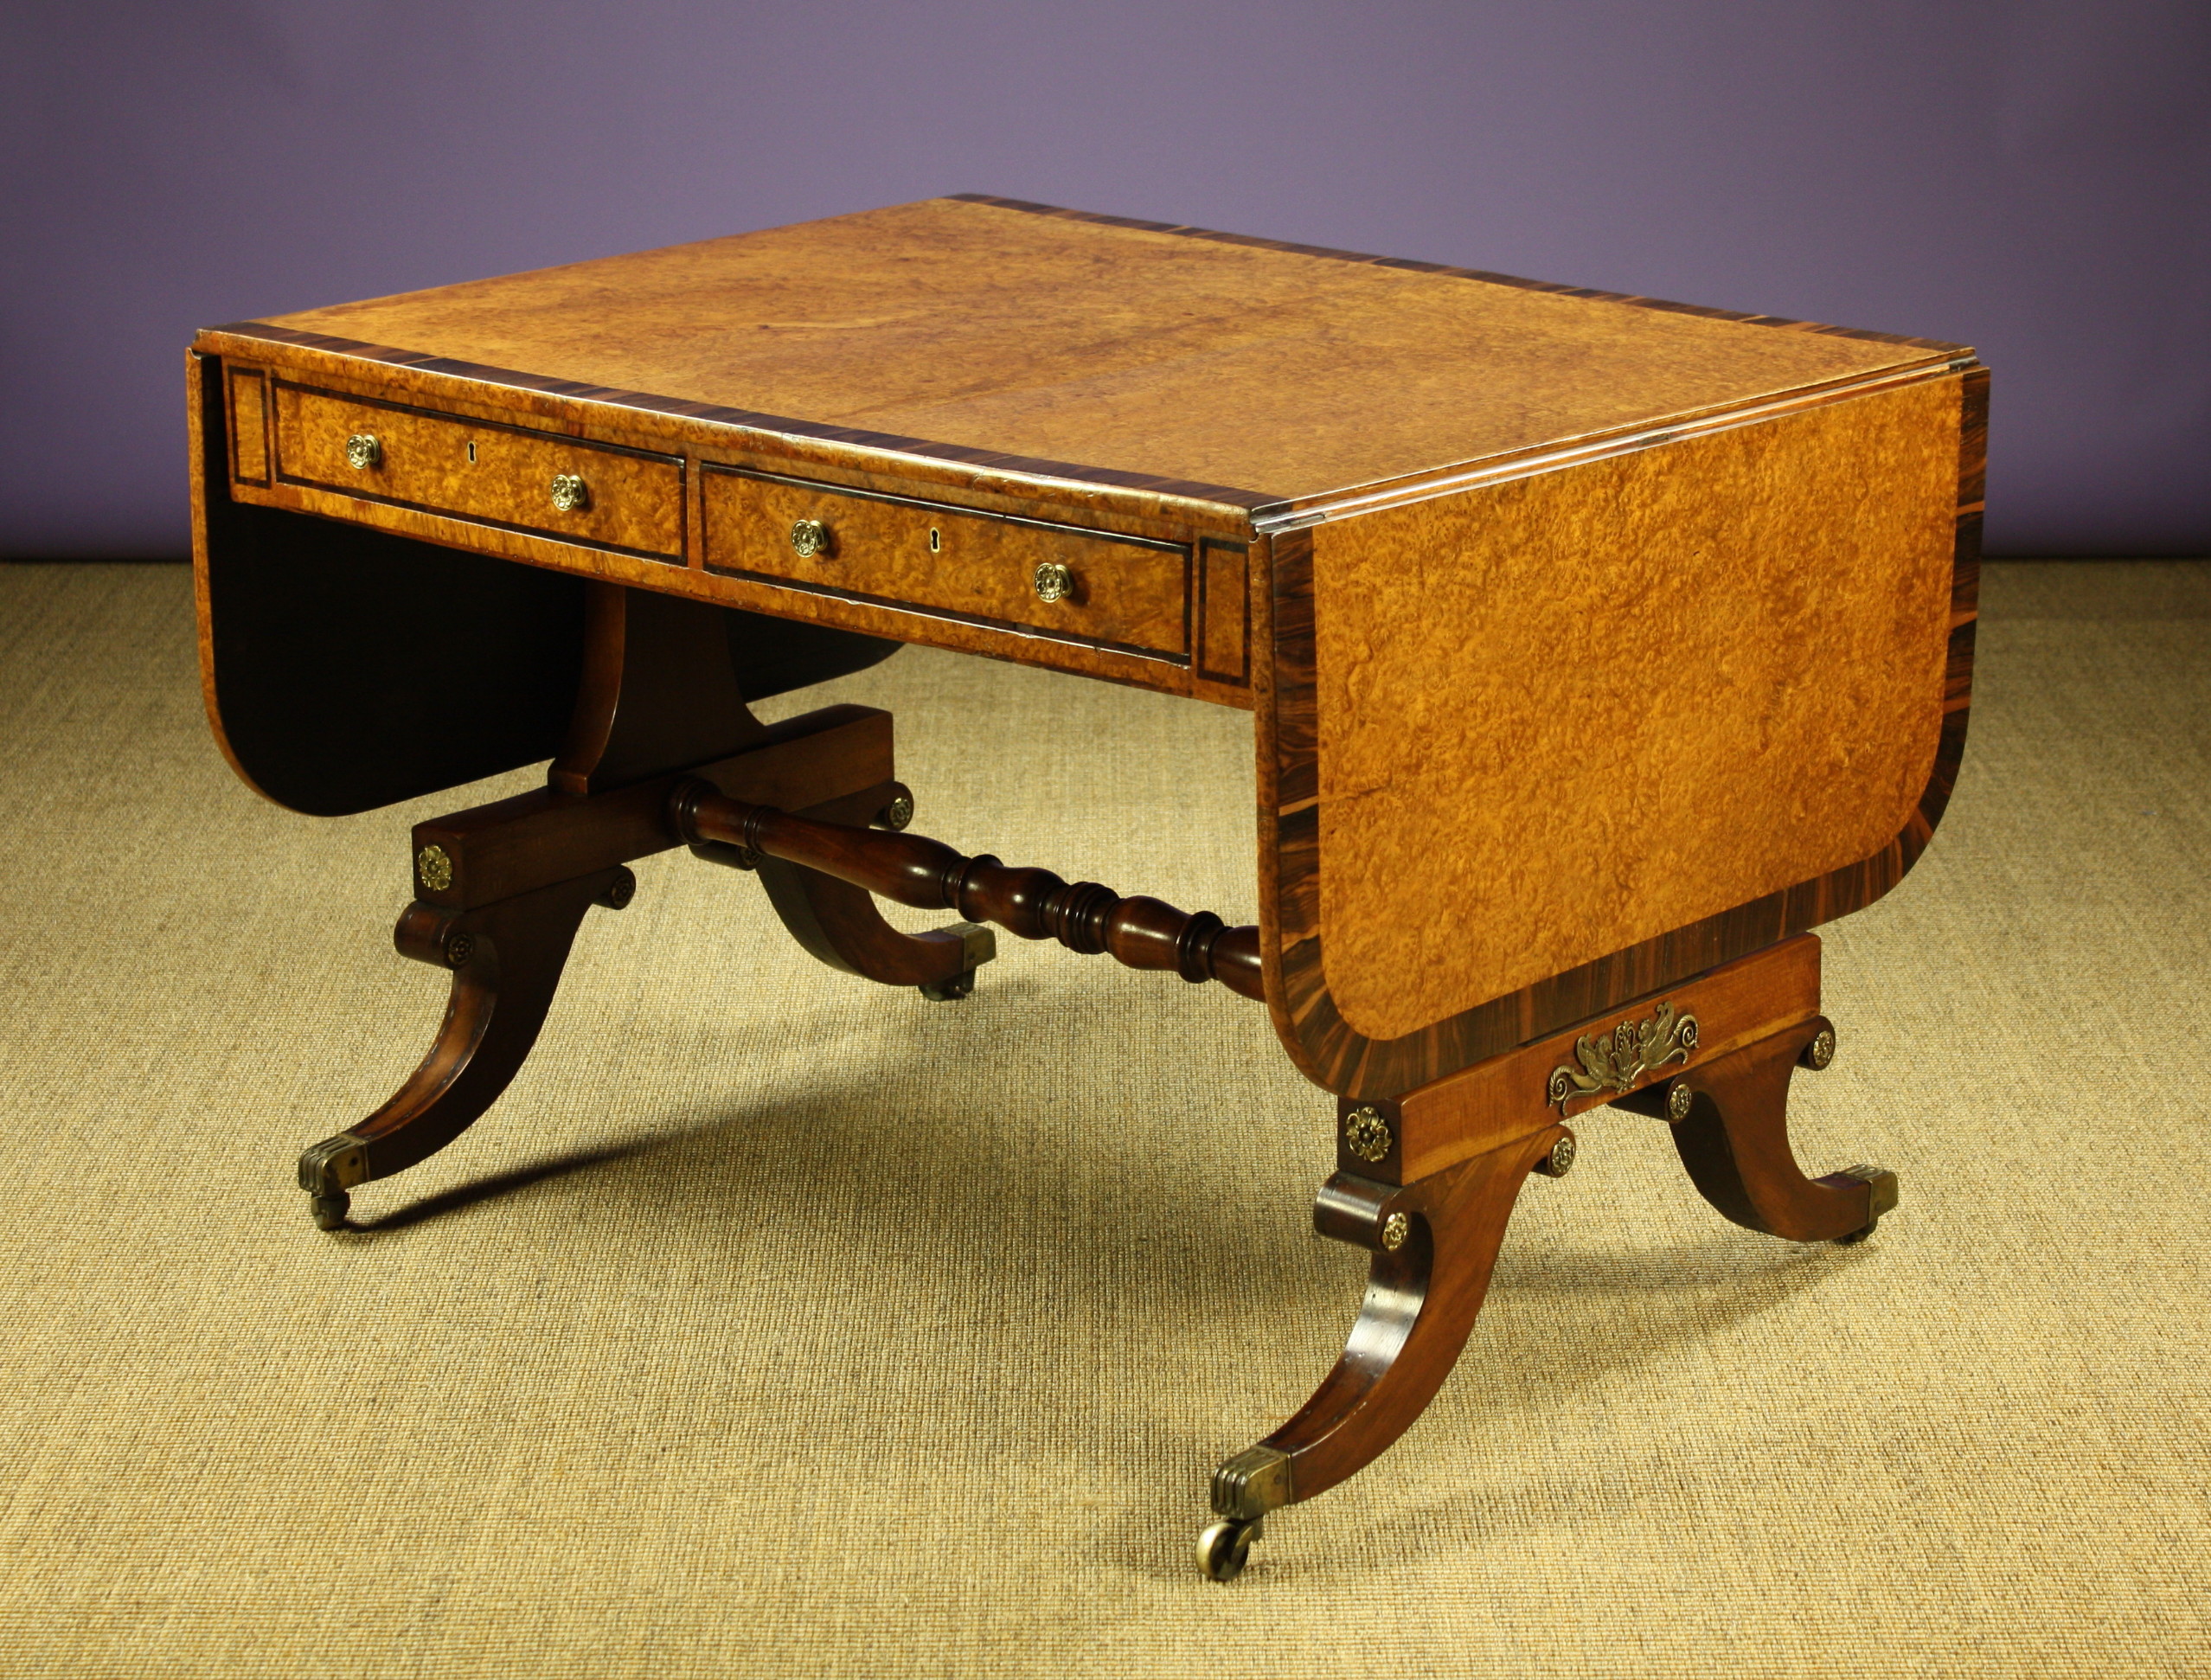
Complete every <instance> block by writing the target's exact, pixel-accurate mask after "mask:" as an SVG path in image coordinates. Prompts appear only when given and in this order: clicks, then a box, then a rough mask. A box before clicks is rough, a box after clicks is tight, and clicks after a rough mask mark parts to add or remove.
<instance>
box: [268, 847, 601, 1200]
mask: <svg viewBox="0 0 2211 1680" xmlns="http://www.w3.org/2000/svg"><path fill="white" fill-rule="evenodd" d="M636 885H637V882H636V877H635V876H633V875H631V873H630V872H629V870H627V869H621V868H614V869H600V870H598V871H595V872H594V873H593V874H591V875H581V876H579V877H578V878H576V879H575V880H573V881H564V882H559V883H558V884H556V885H554V886H551V887H545V888H540V889H538V890H537V891H535V892H531V893H523V894H520V895H517V896H516V897H513V898H509V899H503V900H501V901H499V902H497V903H496V904H487V905H484V906H483V907H480V908H478V909H475V910H470V911H466V912H463V913H460V914H454V913H452V912H450V911H445V910H441V909H439V908H438V907H435V906H433V905H428V904H423V903H420V902H418V903H414V904H411V905H409V906H408V907H407V910H406V912H405V913H404V914H402V915H401V917H400V922H399V927H398V928H397V930H396V931H395V933H394V935H393V939H394V943H395V944H396V945H397V946H399V948H400V951H401V953H402V954H403V955H406V956H409V957H413V958H414V959H417V960H419V961H421V962H426V963H433V964H435V965H438V966H439V967H445V968H450V969H452V974H453V989H452V997H451V998H450V1000H449V1001H448V1002H447V1004H446V1005H445V1023H444V1024H443V1025H442V1026H441V1027H440V1028H439V1032H438V1039H437V1042H435V1043H434V1044H433V1045H432V1046H431V1048H430V1054H429V1055H426V1056H425V1057H424V1058H423V1060H422V1065H421V1066H420V1067H419V1068H416V1069H415V1070H414V1072H413V1074H412V1075H411V1076H410V1077H409V1078H408V1080H407V1083H406V1084H405V1085H403V1086H401V1087H400V1089H399V1092H398V1094H396V1095H395V1096H394V1097H393V1098H392V1100H390V1101H389V1102H388V1103H386V1104H385V1105H384V1106H382V1107H381V1108H379V1109H378V1110H377V1111H376V1112H375V1113H373V1114H371V1115H370V1116H369V1117H368V1119H365V1120H363V1121H362V1122H361V1124H360V1125H356V1126H354V1127H353V1128H352V1129H350V1130H349V1131H346V1132H339V1133H338V1135H337V1136H336V1137H335V1138H325V1139H324V1141H323V1142H321V1143H319V1144H317V1145H315V1146H314V1147H313V1148H312V1149H311V1150H309V1151H306V1153H305V1154H304V1155H302V1156H301V1157H299V1187H300V1188H301V1189H304V1190H305V1191H306V1192H307V1194H308V1195H309V1196H310V1197H311V1198H312V1208H313V1212H314V1216H315V1223H316V1224H317V1226H319V1227H320V1228H322V1229H324V1230H325V1231H334V1230H336V1229H338V1228H340V1227H341V1226H342V1225H343V1224H344V1222H345V1215H346V1209H347V1208H348V1207H349V1204H350V1202H351V1197H350V1196H349V1194H348V1192H349V1189H351V1188H352V1186H354V1185H356V1184H360V1183H366V1182H367V1181H368V1180H369V1179H371V1178H384V1177H389V1176H390V1175H391V1174H393V1173H395V1172H399V1171H401V1170H404V1169H406V1168H407V1167H411V1166H413V1165H414V1164H415V1163H416V1162H418V1161H421V1160H424V1159H426V1158H427V1157H429V1156H431V1155H433V1154H435V1153H436V1152H437V1151H439V1150H441V1149H443V1148H444V1147H445V1145H447V1144H449V1143H451V1142H452V1140H453V1139H454V1138H458V1137H459V1136H460V1134H461V1133H462V1132H465V1131H466V1130H467V1129H468V1127H469V1126H470V1125H471V1123H473V1122H474V1121H475V1120H476V1119H477V1117H478V1116H479V1115H481V1114H482V1113H484V1110H485V1109H487V1108H489V1107H490V1106H491V1105H492V1103H493V1102H495V1101H496V1100H497V1099H498V1096H499V1093H501V1092H503V1091H504V1090H505V1089H506V1088H507V1084H508V1081H509V1080H512V1079H513V1078H514V1076H515V1074H516V1070H517V1069H518V1068H521V1066H522V1062H523V1061H524V1059H525V1058H527V1057H528V1056H529V1052H530V1048H531V1047H532V1046H533V1045H535V1043H536V1042H537V1032H538V1029H539V1028H540V1027H542V1025H544V1023H545V1012H546V1010H548V1009H550V1008H551V1007H552V1004H553V994H554V991H555V989H556V988H557V987H558V986H559V985H560V983H561V969H562V967H563V966H565V965H566V964H567V959H568V948H569V946H571V945H572V944H573V943H574V939H575V936H576V928H577V927H578V926H579V925H580V923H581V922H582V920H583V915H584V912H585V911H586V910H587V909H589V908H590V907H592V906H593V904H604V905H606V906H608V907H612V908H615V909H619V908H620V907H622V906H623V905H625V904H627V903H628V902H629V901H630V895H631V893H632V892H633V891H635V889H636Z"/></svg>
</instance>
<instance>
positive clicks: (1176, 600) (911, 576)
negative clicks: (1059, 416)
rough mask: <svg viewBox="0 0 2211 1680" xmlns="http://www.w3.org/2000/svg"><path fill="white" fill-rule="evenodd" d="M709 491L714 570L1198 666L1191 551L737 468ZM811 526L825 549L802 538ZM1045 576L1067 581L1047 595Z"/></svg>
mask: <svg viewBox="0 0 2211 1680" xmlns="http://www.w3.org/2000/svg"><path fill="white" fill-rule="evenodd" d="M700 491H701V495H702V499H703V501H704V504H705V518H704V521H703V530H702V537H701V546H702V549H703V551H704V555H705V559H706V564H707V567H708V570H709V571H715V572H722V573H727V574H733V575H735V576H739V577H744V578H750V579H754V580H759V581H763V582H769V583H779V584H783V585H785V586H787V587H795V588H799V589H806V590H811V591H813V592H815V593H820V594H829V595H839V596H843V597H845V598H847V599H849V600H865V601H870V602H875V603H877V604H881V605H885V606H903V607H908V608H919V609H920V610H922V611H925V612H931V613H932V614H935V615H938V616H941V617H946V618H955V619H966V620H969V621H971V622H973V623H977V624H984V625H993V626H997V627H1000V628H1005V629H1014V630H1020V631H1022V632H1027V633H1029V634H1032V635H1035V634H1041V635H1045V636H1049V637H1052V638H1055V639H1058V640H1061V641H1068V642H1079V643H1083V644H1089V645H1093V646H1100V647H1110V648H1118V649H1122V650H1125V651H1131V652H1137V653H1144V654H1147V655H1150V657H1155V658H1164V659H1169V660H1172V661H1173V662H1175V663H1176V664H1189V649H1190V629H1189V553H1190V551H1189V548H1188V547H1187V546H1186V545H1184V544H1181V543H1175V542H1152V541H1150V540H1147V539H1145V538H1143V537H1135V536H1118V535H1112V533H1110V532H1105V531H1093V530H1086V529H1082V528H1081V527H1080V526H1076V525H1055V524H1052V523H1048V522H1046V521H1043V520H1034V519H1016V518H1013V517H1011V516H1006V515H1000V514H988V513H977V512H975V511H973V510H971V509H966V508H950V507H943V506H939V505H938V504H936V503H929V502H916V501H911V500H908V499H907V498H905V497H895V496H880V495H875V494H873V493H871V492H868V491H853V490H846V489H844V488H843V487H842V486H839V485H833V484H816V483H814V482H812V481H811V480H808V479H804V478H783V477H780V476H779V475H777V474H774V473H768V472H754V471H747V470H745V469H741V468H736V467H721V466H714V465H708V466H707V467H705V468H704V469H703V470H702V473H701V478H700ZM808 522H811V523H815V524H818V525H819V526H820V527H821V528H822V529H821V532H820V534H819V538H818V539H817V540H819V541H822V542H825V544H826V546H825V547H822V548H819V549H818V551H817V552H812V553H807V552H804V550H805V549H807V548H811V547H812V546H813V543H812V542H809V541H807V540H804V538H800V539H798V540H794V529H795V528H798V527H800V526H801V525H802V524H804V523H808ZM809 535H811V533H810V534H809ZM1040 567H1063V568H1065V570H1064V576H1063V577H1052V576H1048V577H1047V578H1046V579H1045V580H1044V587H1043V588H1042V589H1041V591H1040V587H1039V579H1038V571H1039V568H1040ZM1055 586H1057V587H1063V588H1064V589H1065V591H1066V593H1064V594H1063V595H1061V598H1060V599H1058V600H1050V599H1047V598H1046V597H1048V596H1049V595H1051V594H1053V593H1055Z"/></svg>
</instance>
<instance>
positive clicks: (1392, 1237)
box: [1381, 1214, 1413, 1254]
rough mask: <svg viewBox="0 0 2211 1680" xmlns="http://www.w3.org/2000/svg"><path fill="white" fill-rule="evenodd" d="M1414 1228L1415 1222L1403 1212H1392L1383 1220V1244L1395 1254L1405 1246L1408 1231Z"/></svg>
mask: <svg viewBox="0 0 2211 1680" xmlns="http://www.w3.org/2000/svg"><path fill="white" fill-rule="evenodd" d="M1412 1228H1413V1222H1412V1221H1411V1220H1409V1219H1407V1218H1406V1216H1405V1215H1403V1214H1392V1215H1390V1216H1389V1217H1388V1218H1387V1219H1385V1220H1384V1221H1382V1228H1381V1246H1382V1247H1385V1248H1387V1249H1388V1250H1389V1252H1390V1253H1391V1254H1395V1253H1396V1252H1397V1251H1398V1250H1399V1249H1400V1248H1402V1247H1404V1246H1405V1236H1406V1233H1407V1232H1408V1231H1410V1230H1411V1229H1412Z"/></svg>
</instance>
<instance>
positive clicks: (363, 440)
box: [345, 432, 384, 472]
mask: <svg viewBox="0 0 2211 1680" xmlns="http://www.w3.org/2000/svg"><path fill="white" fill-rule="evenodd" d="M383 459H384V446H383V445H381V443H379V442H377V441H376V435H375V433H373V432H356V433H354V434H353V435H352V436H351V437H349V438H348V439H346V440H345V464H346V465H348V466H349V467H351V468H352V469H353V470H354V471H356V472H366V471H368V469H369V468H370V467H372V466H379V465H382V463H383Z"/></svg>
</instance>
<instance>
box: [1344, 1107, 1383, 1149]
mask: <svg viewBox="0 0 2211 1680" xmlns="http://www.w3.org/2000/svg"><path fill="white" fill-rule="evenodd" d="M1391 1141H1392V1140H1391V1138H1390V1135H1389V1122H1388V1121H1387V1120H1385V1119H1382V1117H1381V1115H1380V1114H1379V1113H1376V1112H1375V1110H1373V1109H1371V1108H1355V1109H1353V1110H1352V1111H1351V1112H1350V1113H1349V1114H1346V1115H1345V1116H1344V1117H1343V1146H1344V1148H1346V1149H1348V1150H1349V1151H1351V1152H1352V1153H1353V1154H1354V1155H1355V1156H1357V1157H1359V1158H1360V1159H1361V1160H1362V1161H1379V1160H1381V1158H1382V1157H1383V1156H1385V1155H1387V1154H1388V1153H1389V1146H1390V1143H1391Z"/></svg>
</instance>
